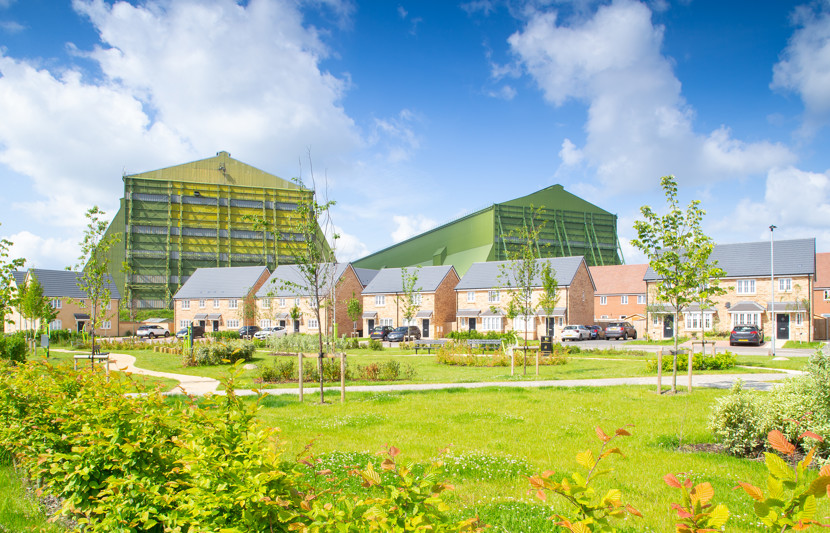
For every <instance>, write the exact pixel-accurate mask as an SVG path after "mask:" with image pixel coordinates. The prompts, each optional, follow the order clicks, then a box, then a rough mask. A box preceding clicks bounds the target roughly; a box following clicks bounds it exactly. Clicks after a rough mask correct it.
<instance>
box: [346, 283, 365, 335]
mask: <svg viewBox="0 0 830 533" xmlns="http://www.w3.org/2000/svg"><path fill="white" fill-rule="evenodd" d="M346 315H348V317H349V320H351V321H352V333H354V332H355V330H356V329H357V321H358V320H359V319H360V317H361V315H363V303H361V301H360V298H358V297H357V296H355V294H354V291H352V297H351V298H349V300H348V301H347V302H346Z"/></svg>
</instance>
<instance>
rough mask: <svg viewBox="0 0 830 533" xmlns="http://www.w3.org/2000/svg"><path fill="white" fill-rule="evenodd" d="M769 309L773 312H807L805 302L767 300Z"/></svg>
mask: <svg viewBox="0 0 830 533" xmlns="http://www.w3.org/2000/svg"><path fill="white" fill-rule="evenodd" d="M767 310H768V311H771V312H773V313H782V314H783V313H806V312H807V311H808V310H809V309H808V308H807V306H806V305H804V302H797V301H796V302H767Z"/></svg>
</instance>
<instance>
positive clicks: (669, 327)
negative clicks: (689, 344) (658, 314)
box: [663, 315, 674, 339]
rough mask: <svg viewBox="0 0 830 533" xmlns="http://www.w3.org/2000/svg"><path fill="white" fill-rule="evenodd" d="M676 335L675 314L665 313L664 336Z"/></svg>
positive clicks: (665, 337) (667, 337) (668, 337)
mask: <svg viewBox="0 0 830 533" xmlns="http://www.w3.org/2000/svg"><path fill="white" fill-rule="evenodd" d="M672 337H674V315H663V338H664V339H671V338H672Z"/></svg>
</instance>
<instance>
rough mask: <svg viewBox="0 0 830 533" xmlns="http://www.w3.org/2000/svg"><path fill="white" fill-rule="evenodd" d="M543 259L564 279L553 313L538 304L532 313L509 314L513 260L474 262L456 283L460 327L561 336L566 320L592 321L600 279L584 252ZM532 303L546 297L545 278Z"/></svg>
mask: <svg viewBox="0 0 830 533" xmlns="http://www.w3.org/2000/svg"><path fill="white" fill-rule="evenodd" d="M537 262H539V264H540V265H541V264H543V263H544V262H549V263H550V265H551V268H552V269H553V271H554V273H555V277H556V282H557V284H558V290H557V293H558V296H557V301H556V306H555V307H554V309H553V311H552V312H551V313H550V314H548V312H547V311H545V310H544V309H537V311H536V314H535V315H534V316H531V317H522V316H520V317H516V318H514V319H513V320H512V321H511V320H508V319H507V313H506V309H507V306H508V303H509V301H510V297H511V292H510V290H509V289H507V288H505V284H506V282H505V280H504V279H503V276H500V274H501V272H502V270H503V265H507V264H508V262H507V261H489V262H486V263H473V265H472V266H470V269H469V270H468V271H467V273H466V274H464V277H463V278H461V281H459V283H458V285H457V286H456V287H455V294H456V326H455V327H456V331H468V330H471V329H475V330H479V331H483V332H487V331H496V332H499V333H503V332H505V331H508V330H513V331H516V332H517V333H519V334H521V335H524V331H525V329H527V331H528V333H529V335H528V338H531V339H536V338H539V337H540V336H542V335H550V336H552V337H561V331H562V326H564V325H566V324H591V323H593V320H594V292H595V290H596V287H595V285H594V281H593V278H592V277H591V272H590V271H589V270H588V265H587V263H586V262H585V258H584V257H582V256H573V257H555V258H546V259H537ZM533 285H534V287H536V288H534V290H533V291H532V294H531V304H532V305H533V306H534V307H536V306H538V304H539V300H540V298H542V295H543V290H542V280H541V278H537V279H536V280H534V283H533Z"/></svg>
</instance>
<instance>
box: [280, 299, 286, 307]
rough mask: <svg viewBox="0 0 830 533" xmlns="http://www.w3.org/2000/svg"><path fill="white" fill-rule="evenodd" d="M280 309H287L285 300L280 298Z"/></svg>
mask: <svg viewBox="0 0 830 533" xmlns="http://www.w3.org/2000/svg"><path fill="white" fill-rule="evenodd" d="M280 307H285V298H280Z"/></svg>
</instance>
